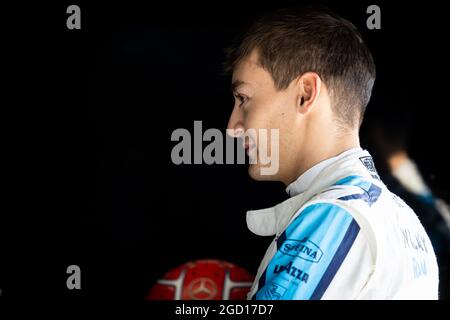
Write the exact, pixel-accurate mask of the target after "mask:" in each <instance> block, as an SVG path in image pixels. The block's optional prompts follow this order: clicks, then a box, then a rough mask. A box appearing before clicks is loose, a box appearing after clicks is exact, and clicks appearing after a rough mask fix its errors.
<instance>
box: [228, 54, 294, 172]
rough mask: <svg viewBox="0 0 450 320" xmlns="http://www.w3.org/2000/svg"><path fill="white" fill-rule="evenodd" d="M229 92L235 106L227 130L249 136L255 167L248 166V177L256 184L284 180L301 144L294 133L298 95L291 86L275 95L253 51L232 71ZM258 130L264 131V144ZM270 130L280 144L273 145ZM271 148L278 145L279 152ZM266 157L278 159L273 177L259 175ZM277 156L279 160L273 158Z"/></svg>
mask: <svg viewBox="0 0 450 320" xmlns="http://www.w3.org/2000/svg"><path fill="white" fill-rule="evenodd" d="M232 89H233V94H234V96H235V103H234V108H233V112H232V114H231V116H230V120H229V122H228V129H233V130H235V132H237V131H241V132H245V133H248V135H246V136H245V138H244V144H245V147H246V149H247V153H248V154H249V156H250V157H251V158H252V155H253V156H256V157H257V163H256V164H250V167H249V174H250V176H251V177H252V178H253V179H255V180H277V181H284V180H286V176H287V175H288V172H289V170H290V169H289V168H290V167H291V166H292V165H293V162H294V161H295V155H294V151H298V150H299V147H300V144H301V137H299V136H298V134H297V133H296V132H298V131H297V129H298V125H299V124H300V123H299V121H300V120H299V117H298V114H297V112H296V110H297V108H296V101H297V98H298V95H297V92H296V91H295V89H294V87H293V86H289V87H288V88H287V89H285V90H280V91H278V90H277V89H276V88H275V84H274V82H273V79H272V76H271V75H270V74H269V73H268V72H267V71H266V70H264V69H263V68H262V67H261V66H260V65H259V63H258V54H257V52H256V51H253V52H252V53H251V54H250V55H249V56H248V57H247V58H246V59H244V60H243V61H242V62H240V63H239V64H238V65H237V66H236V67H235V69H234V72H233V77H232ZM260 129H266V133H267V134H266V136H267V144H266V143H264V141H263V139H262V138H264V137H262V136H261V134H260V132H263V131H260ZM272 129H278V130H279V143H278V141H274V140H275V139H274V137H273V136H272V135H271V130H272ZM255 133H256V134H255ZM235 136H237V135H236V134H235ZM261 137H262V138H261ZM274 144H278V146H279V152H277V151H278V150H277V149H278V148H275V145H274ZM265 146H267V147H266V148H267V152H266V150H265V149H264V148H265ZM273 153H279V154H278V155H276V154H273ZM265 154H267V155H268V156H269V157H271V160H272V161H273V160H278V159H279V168H278V166H277V172H275V173H274V174H271V175H265V174H261V168H264V167H268V166H270V163H269V164H267V161H266V164H263V163H261V158H262V157H263V156H264V155H265ZM277 156H278V159H276V158H275V157H277ZM262 162H264V161H262Z"/></svg>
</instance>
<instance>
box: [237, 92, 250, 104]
mask: <svg viewBox="0 0 450 320" xmlns="http://www.w3.org/2000/svg"><path fill="white" fill-rule="evenodd" d="M235 97H236V99H238V100H239V101H240V102H241V104H243V103H245V102H246V101H247V97H245V96H242V95H240V94H237V95H235Z"/></svg>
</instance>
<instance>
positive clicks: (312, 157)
mask: <svg viewBox="0 0 450 320" xmlns="http://www.w3.org/2000/svg"><path fill="white" fill-rule="evenodd" d="M353 148H360V143H359V136H358V134H357V133H356V134H352V135H350V136H345V138H342V139H333V140H331V141H329V142H328V144H322V145H321V144H320V143H317V144H316V145H315V146H312V145H311V147H310V151H309V152H302V155H306V156H305V157H303V158H302V159H299V161H297V163H298V166H297V167H296V168H295V170H293V174H292V175H291V176H290V177H289V179H286V181H285V184H286V186H287V185H289V184H290V183H292V182H293V181H295V180H296V179H297V178H298V177H300V176H301V175H302V174H303V173H304V172H305V171H307V170H308V169H310V168H312V167H313V166H315V165H316V164H318V163H319V162H322V161H324V160H327V159H330V158H333V157H336V156H338V155H339V154H341V153H343V152H345V151H347V150H350V149H353Z"/></svg>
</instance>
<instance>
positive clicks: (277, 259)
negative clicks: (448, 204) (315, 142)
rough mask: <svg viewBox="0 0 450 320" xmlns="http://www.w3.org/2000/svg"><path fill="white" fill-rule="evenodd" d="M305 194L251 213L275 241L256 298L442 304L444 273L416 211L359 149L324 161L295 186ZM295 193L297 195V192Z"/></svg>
mask: <svg viewBox="0 0 450 320" xmlns="http://www.w3.org/2000/svg"><path fill="white" fill-rule="evenodd" d="M296 188H297V189H298V190H297V191H298V192H300V193H298V192H297V193H298V194H296V195H294V196H293V197H291V198H290V199H288V200H286V201H284V202H283V203H280V204H278V205H277V206H275V207H273V208H269V209H262V210H255V211H249V212H247V225H248V227H249V229H250V230H251V231H252V232H253V233H255V234H257V235H261V236H273V235H275V239H274V240H273V242H272V243H271V245H270V246H269V248H268V250H267V252H266V255H265V256H264V259H263V261H262V262H261V265H260V267H259V269H258V273H257V275H256V278H255V281H254V283H253V286H252V288H251V290H250V292H249V294H248V298H249V299H258V300H276V299H283V300H293V299H437V298H438V284H439V275H438V266H437V261H436V256H435V253H434V250H433V247H432V245H431V242H430V239H429V238H428V236H427V234H426V233H425V230H424V228H423V227H422V225H421V223H420V221H419V220H418V218H417V216H416V214H415V213H414V212H413V211H412V210H411V208H410V207H409V206H408V205H406V204H405V203H404V202H403V200H401V199H400V198H398V197H397V196H396V195H394V194H393V193H391V192H390V191H389V190H388V189H387V187H386V186H385V185H384V184H383V182H382V181H380V180H379V176H378V174H377V172H376V170H375V167H374V164H373V161H372V157H371V156H370V154H369V153H368V152H367V151H365V150H362V149H360V148H356V149H351V150H349V151H346V152H344V153H343V154H341V155H339V156H337V157H335V158H331V159H328V160H325V161H324V162H321V163H319V164H318V165H316V166H314V167H313V168H311V169H309V170H308V171H307V172H305V173H304V174H303V175H302V176H300V178H299V179H298V180H297V181H295V182H294V183H293V184H291V185H290V186H289V187H288V191H289V192H290V193H291V195H292V193H294V194H295V193H296V192H295V190H294V192H292V189H296ZM290 189H291V190H290Z"/></svg>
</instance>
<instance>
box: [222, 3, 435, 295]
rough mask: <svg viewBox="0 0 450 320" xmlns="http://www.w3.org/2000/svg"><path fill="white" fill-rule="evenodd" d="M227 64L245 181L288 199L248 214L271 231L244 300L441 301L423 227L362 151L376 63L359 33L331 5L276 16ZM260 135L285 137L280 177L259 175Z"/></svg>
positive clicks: (261, 229) (253, 226)
mask: <svg viewBox="0 0 450 320" xmlns="http://www.w3.org/2000/svg"><path fill="white" fill-rule="evenodd" d="M227 66H228V70H229V71H230V72H232V89H233V94H234V96H235V105H234V109H233V111H232V114H231V117H230V120H229V124H228V129H229V132H230V133H232V134H233V136H235V137H243V138H244V140H243V141H244V147H245V149H246V150H247V152H248V153H249V154H250V155H252V157H253V158H255V159H256V161H253V162H252V164H250V166H249V174H250V176H251V177H252V178H253V179H255V180H273V181H281V182H283V183H284V184H285V185H286V186H287V189H286V191H287V193H288V194H289V196H290V197H291V198H290V199H288V200H286V201H285V202H283V203H280V204H278V205H277V206H275V207H273V208H268V209H263V210H255V211H249V212H248V213H247V224H248V227H249V229H250V230H251V231H252V232H254V233H255V234H257V235H261V236H275V238H274V241H273V242H272V243H271V245H270V247H269V248H268V250H267V252H266V255H265V257H264V259H263V260H262V262H261V265H260V267H259V269H258V273H257V276H256V279H255V282H254V283H253V286H252V289H251V290H250V292H249V296H248V297H249V298H251V299H265V300H266V299H437V298H438V282H439V279H438V267H437V263H436V257H435V253H434V250H433V247H432V245H431V242H430V240H429V238H428V236H427V234H426V232H425V231H424V229H423V227H422V225H421V223H420V222H419V220H418V218H417V217H416V215H415V213H414V212H413V211H412V209H410V208H409V207H408V206H407V205H406V204H405V203H404V202H403V201H402V200H401V199H400V198H399V197H397V196H396V195H394V194H393V193H391V192H390V191H389V190H388V189H387V187H386V186H385V185H384V184H383V182H382V181H381V180H380V178H379V176H378V174H377V171H376V169H375V166H374V163H373V160H372V157H371V156H370V154H369V153H368V152H367V151H366V150H363V149H361V147H360V142H359V128H360V125H361V122H362V119H363V115H364V111H365V108H366V106H367V104H368V102H369V99H370V95H371V92H372V87H373V84H374V81H375V64H374V61H373V58H372V55H371V53H370V51H369V50H368V48H367V46H366V45H365V43H364V42H363V40H362V37H361V35H360V34H359V32H358V31H357V30H356V28H355V27H354V26H353V25H352V24H351V23H350V22H348V21H347V20H345V19H343V18H341V17H338V16H336V15H335V14H333V13H331V12H329V11H326V10H314V9H301V10H297V11H286V10H282V11H278V12H276V13H274V14H271V15H267V16H264V17H262V18H260V19H259V20H258V21H257V22H256V23H255V24H254V25H253V26H252V27H251V28H250V29H249V30H248V31H247V33H246V34H245V35H244V36H243V38H242V40H241V42H240V44H239V45H238V46H236V47H235V48H234V49H232V50H230V53H229V58H228V64H227ZM261 129H265V130H278V132H279V144H278V147H279V148H278V150H279V154H278V159H279V169H278V171H277V172H276V173H275V174H271V175H265V174H262V173H261V172H262V170H261V169H262V168H264V166H267V164H266V163H262V162H261V161H258V159H259V158H260V151H261V150H260V148H261V147H262V145H261V144H262V143H261V141H259V139H258V136H257V135H247V134H245V133H246V132H248V131H249V130H252V132H258V130H261ZM271 144H272V142H271V143H270V144H269V146H270V145H271ZM269 151H270V150H269Z"/></svg>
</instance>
